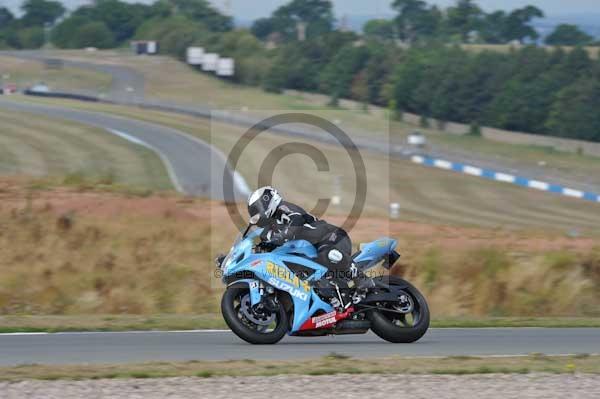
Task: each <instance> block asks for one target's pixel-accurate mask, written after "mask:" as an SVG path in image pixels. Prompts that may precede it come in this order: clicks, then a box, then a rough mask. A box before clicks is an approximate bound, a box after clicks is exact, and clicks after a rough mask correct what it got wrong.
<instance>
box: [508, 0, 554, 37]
mask: <svg viewBox="0 0 600 399" xmlns="http://www.w3.org/2000/svg"><path fill="white" fill-rule="evenodd" d="M543 17H544V13H543V11H542V10H540V9H539V8H537V7H534V6H527V7H524V8H519V9H516V10H514V11H512V12H511V13H510V14H508V17H507V18H506V21H505V26H504V32H505V34H504V37H505V39H506V40H507V41H511V40H518V41H519V42H520V43H523V42H524V41H525V39H526V38H530V39H531V40H536V39H537V38H538V37H539V34H538V33H537V32H536V30H535V29H534V28H533V27H532V26H531V25H530V22H531V20H532V19H534V18H543Z"/></svg>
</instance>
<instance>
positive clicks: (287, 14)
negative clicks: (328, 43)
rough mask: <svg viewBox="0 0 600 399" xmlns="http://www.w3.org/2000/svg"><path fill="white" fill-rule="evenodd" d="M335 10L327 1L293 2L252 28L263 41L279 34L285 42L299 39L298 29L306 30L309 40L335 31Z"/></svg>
mask: <svg viewBox="0 0 600 399" xmlns="http://www.w3.org/2000/svg"><path fill="white" fill-rule="evenodd" d="M333 22H334V17H333V9H332V5H331V2H330V1H327V0H292V1H291V2H289V3H287V4H285V5H283V6H281V7H279V8H278V9H276V10H275V11H274V12H273V14H272V15H271V17H269V18H262V19H259V20H258V21H256V22H255V23H254V25H253V26H252V31H253V32H257V33H258V37H259V38H261V39H264V38H266V37H267V36H268V35H270V34H271V33H274V32H277V33H279V34H280V35H281V36H282V37H283V38H284V39H285V40H287V41H290V40H295V39H297V38H298V36H299V35H298V29H300V28H301V27H302V28H303V29H304V30H305V36H306V38H307V39H311V38H315V37H318V36H320V35H323V34H325V33H327V32H331V31H332V30H333Z"/></svg>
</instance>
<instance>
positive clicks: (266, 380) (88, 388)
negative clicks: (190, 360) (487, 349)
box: [0, 374, 600, 399]
mask: <svg viewBox="0 0 600 399" xmlns="http://www.w3.org/2000/svg"><path fill="white" fill-rule="evenodd" d="M275 395H277V396H279V395H285V398H286V399H292V398H321V397H327V398H331V397H336V399H341V398H369V399H375V398H386V399H388V398H390V397H410V398H411V399H417V398H435V399H440V398H461V399H468V398H486V399H489V398H502V399H510V398H519V399H524V398H561V399H566V398H577V399H586V398H590V399H591V398H600V377H599V376H598V375H589V374H588V375H585V374H560V375H554V374H485V375H468V376H457V375H332V376H293V375H285V376H284V375H282V376H273V377H219V378H196V377H180V378H157V379H110V380H82V381H69V380H57V381H37V380H36V381H21V382H0V398H3V399H4V398H11V399H12V398H19V399H21V398H44V399H58V398H60V399H70V398H85V399H94V398H132V399H133V398H144V399H150V398H160V399H163V398H214V399H217V398H236V397H239V398H247V399H253V398H265V397H274V396H275Z"/></svg>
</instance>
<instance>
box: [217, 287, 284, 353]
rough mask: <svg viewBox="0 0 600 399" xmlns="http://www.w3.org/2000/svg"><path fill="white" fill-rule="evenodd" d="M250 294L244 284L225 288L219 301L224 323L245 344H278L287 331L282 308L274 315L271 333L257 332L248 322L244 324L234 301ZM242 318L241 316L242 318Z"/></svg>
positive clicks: (281, 306)
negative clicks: (273, 325)
mask: <svg viewBox="0 0 600 399" xmlns="http://www.w3.org/2000/svg"><path fill="white" fill-rule="evenodd" d="M249 292H250V290H249V288H248V285H246V284H242V283H239V284H234V285H232V286H230V287H227V290H225V293H224V294H223V298H222V299H221V313H222V314H223V318H224V319H225V323H227V325H228V326H229V328H231V331H233V332H234V333H235V335H237V336H238V337H240V338H241V339H243V340H244V341H246V342H249V343H251V344H257V345H270V344H275V343H277V342H279V341H280V340H281V339H282V338H283V337H284V335H285V334H286V332H287V330H288V325H289V322H288V320H289V319H288V315H287V313H286V311H285V309H284V307H283V305H280V306H279V310H278V311H277V313H276V315H275V323H276V325H275V327H274V328H273V330H271V331H264V332H261V331H257V330H256V329H253V328H252V327H251V324H249V323H248V321H246V322H244V321H243V319H242V318H240V312H239V309H238V308H236V305H235V303H236V301H240V298H243V297H244V296H245V295H246V294H248V293H249ZM242 317H243V316H242Z"/></svg>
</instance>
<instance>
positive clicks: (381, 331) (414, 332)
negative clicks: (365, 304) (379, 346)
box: [367, 276, 429, 343]
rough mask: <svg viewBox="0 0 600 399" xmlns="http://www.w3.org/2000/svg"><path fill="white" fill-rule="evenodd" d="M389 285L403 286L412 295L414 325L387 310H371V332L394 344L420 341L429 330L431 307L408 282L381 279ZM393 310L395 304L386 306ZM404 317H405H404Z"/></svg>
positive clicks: (392, 277)
mask: <svg viewBox="0 0 600 399" xmlns="http://www.w3.org/2000/svg"><path fill="white" fill-rule="evenodd" d="M384 278H385V279H386V280H387V279H389V280H387V281H385V282H386V283H387V284H388V285H392V286H394V285H395V286H401V287H403V290H404V291H405V292H406V293H407V294H408V295H410V297H411V299H412V301H413V308H414V310H413V312H412V313H411V316H410V317H411V318H412V323H411V322H409V321H407V319H406V315H399V314H398V313H393V312H386V311H385V310H371V311H369V312H368V313H367V316H368V318H369V320H370V321H371V330H373V332H374V333H375V334H377V336H379V337H380V338H383V339H384V340H386V341H388V342H393V343H410V342H415V341H417V340H419V339H420V338H421V337H422V336H423V335H425V333H426V332H427V329H428V328H429V306H428V305H427V301H426V300H425V297H424V296H423V294H421V292H419V290H418V289H416V288H415V287H414V286H413V285H412V284H410V283H409V282H408V281H406V280H403V279H401V278H399V277H396V276H386V277H380V278H378V279H381V281H382V282H383V281H384V280H383V279H384ZM385 306H386V307H391V308H393V304H385ZM402 316H404V317H402Z"/></svg>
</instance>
